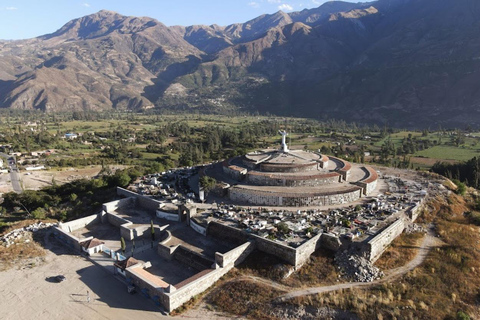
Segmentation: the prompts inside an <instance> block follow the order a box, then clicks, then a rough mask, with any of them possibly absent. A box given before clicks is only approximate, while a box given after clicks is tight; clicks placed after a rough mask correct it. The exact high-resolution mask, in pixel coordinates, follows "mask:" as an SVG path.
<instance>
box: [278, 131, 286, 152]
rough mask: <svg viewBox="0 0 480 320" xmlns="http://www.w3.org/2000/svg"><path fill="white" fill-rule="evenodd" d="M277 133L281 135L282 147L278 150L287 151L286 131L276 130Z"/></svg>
mask: <svg viewBox="0 0 480 320" xmlns="http://www.w3.org/2000/svg"><path fill="white" fill-rule="evenodd" d="M278 133H280V134H281V135H282V148H281V149H280V150H281V151H283V152H288V146H287V142H286V141H285V140H286V136H287V135H288V133H287V132H286V131H285V130H278Z"/></svg>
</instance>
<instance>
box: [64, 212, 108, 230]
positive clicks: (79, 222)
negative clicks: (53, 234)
mask: <svg viewBox="0 0 480 320" xmlns="http://www.w3.org/2000/svg"><path fill="white" fill-rule="evenodd" d="M100 222H101V215H100V214H92V215H91V216H87V217H84V218H80V219H76V220H73V221H69V222H64V223H62V222H60V223H59V224H58V227H59V228H60V229H62V230H63V231H65V232H72V231H75V230H78V229H81V228H85V227H86V226H88V225H90V224H95V223H100Z"/></svg>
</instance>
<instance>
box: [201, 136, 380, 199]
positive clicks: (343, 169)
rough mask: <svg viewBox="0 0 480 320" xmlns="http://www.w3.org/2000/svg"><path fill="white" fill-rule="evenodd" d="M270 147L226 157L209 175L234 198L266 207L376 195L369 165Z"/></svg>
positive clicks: (285, 148)
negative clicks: (242, 154)
mask: <svg viewBox="0 0 480 320" xmlns="http://www.w3.org/2000/svg"><path fill="white" fill-rule="evenodd" d="M279 133H280V134H281V135H282V145H281V147H280V149H278V150H273V149H266V150H260V151H255V152H252V153H248V154H246V155H244V156H239V157H234V158H231V159H227V160H225V161H224V162H223V163H221V164H217V165H216V166H213V167H212V168H209V169H207V170H206V172H205V173H206V174H207V175H209V176H212V177H214V178H215V179H217V180H219V181H222V182H224V183H226V184H227V185H228V188H227V194H226V196H227V197H228V198H229V199H230V200H231V202H234V203H237V204H244V205H262V206H293V207H295V206H326V205H337V204H345V203H349V202H353V201H356V200H358V199H359V198H361V197H362V196H364V195H369V194H371V193H372V192H373V191H374V190H375V189H376V186H377V178H378V176H377V172H376V171H375V170H373V169H372V168H370V167H366V166H357V165H355V166H352V164H350V163H349V162H347V161H345V160H342V159H339V158H336V157H332V156H326V155H321V154H319V153H315V152H308V151H303V150H289V148H288V146H287V144H286V142H285V137H286V135H287V133H286V132H285V131H280V132H279Z"/></svg>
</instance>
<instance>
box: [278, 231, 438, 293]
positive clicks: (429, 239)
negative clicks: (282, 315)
mask: <svg viewBox="0 0 480 320" xmlns="http://www.w3.org/2000/svg"><path fill="white" fill-rule="evenodd" d="M441 245H443V242H442V241H441V240H439V239H438V238H437V237H435V234H434V231H433V229H432V228H430V229H429V230H428V232H427V234H426V235H425V237H424V238H423V241H422V244H421V245H420V247H419V249H418V252H417V254H416V256H415V258H413V259H412V260H411V261H410V262H408V263H407V264H406V265H404V266H401V267H399V268H396V269H392V270H390V271H388V272H386V275H385V277H383V278H382V279H379V280H376V281H373V282H348V283H340V284H335V285H331V286H323V287H312V288H307V289H302V290H298V291H292V292H289V293H287V294H285V295H283V296H280V297H279V298H277V301H285V300H289V299H292V298H295V297H301V296H306V295H311V294H318V293H326V292H332V291H337V290H340V289H351V288H367V287H373V286H376V285H378V284H380V283H384V282H389V281H392V280H395V279H397V278H398V277H401V276H403V275H404V274H406V273H407V272H409V271H410V270H413V269H415V268H416V267H418V266H419V265H421V264H422V262H423V261H424V260H425V258H426V257H427V255H428V253H429V252H430V250H431V249H432V248H434V247H436V246H441Z"/></svg>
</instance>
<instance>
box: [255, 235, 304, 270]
mask: <svg viewBox="0 0 480 320" xmlns="http://www.w3.org/2000/svg"><path fill="white" fill-rule="evenodd" d="M252 237H253V238H254V239H255V244H256V245H257V249H258V250H260V251H262V252H266V253H269V254H272V255H274V256H276V257H279V258H280V259H283V260H285V261H286V262H288V263H289V264H291V265H292V266H296V265H297V252H296V249H295V248H292V247H290V246H287V245H284V244H281V243H278V242H275V241H273V240H270V239H267V238H262V237H259V236H257V235H252Z"/></svg>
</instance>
